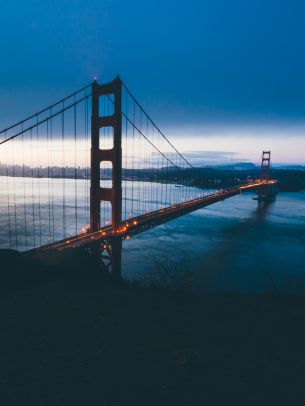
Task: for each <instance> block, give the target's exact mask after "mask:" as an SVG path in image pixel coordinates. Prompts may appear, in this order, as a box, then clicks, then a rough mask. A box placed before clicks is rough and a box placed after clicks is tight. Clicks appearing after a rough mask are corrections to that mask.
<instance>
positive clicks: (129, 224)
mask: <svg viewBox="0 0 305 406" xmlns="http://www.w3.org/2000/svg"><path fill="white" fill-rule="evenodd" d="M276 183H277V181H276V180H256V181H254V182H251V183H247V184H242V185H239V186H235V187H232V188H229V189H224V190H220V191H218V192H216V193H213V194H210V195H207V196H203V197H199V198H197V199H193V200H189V201H187V202H183V203H179V204H175V205H173V206H169V207H166V208H162V209H160V210H156V211H153V212H150V213H147V214H143V215H141V216H138V217H133V218H131V219H129V220H126V221H123V222H122V224H121V226H120V227H119V228H118V229H114V228H113V227H112V226H105V227H103V228H101V229H100V230H99V231H96V232H92V233H91V232H87V233H83V234H79V235H76V236H75V237H70V238H66V239H64V240H61V241H58V242H54V243H51V244H48V245H44V246H42V247H40V248H38V250H41V251H46V250H51V249H52V250H54V249H55V250H63V249H65V248H77V247H90V246H92V245H95V244H96V243H98V242H102V241H105V240H108V239H110V238H111V237H114V236H120V237H122V238H123V239H128V238H130V237H132V236H134V235H136V234H139V233H141V232H143V231H145V230H148V229H150V228H153V227H156V226H158V225H160V224H163V223H166V222H167V221H169V220H173V219H175V218H177V217H180V216H183V215H184V214H187V213H191V212H192V211H195V210H198V209H201V208H202V207H206V206H209V205H211V204H213V203H217V202H219V201H221V200H225V199H228V198H229V197H233V196H236V195H238V194H240V193H242V192H247V191H251V190H258V189H259V188H265V187H266V186H268V185H269V186H272V185H275V184H276ZM36 250H37V249H36Z"/></svg>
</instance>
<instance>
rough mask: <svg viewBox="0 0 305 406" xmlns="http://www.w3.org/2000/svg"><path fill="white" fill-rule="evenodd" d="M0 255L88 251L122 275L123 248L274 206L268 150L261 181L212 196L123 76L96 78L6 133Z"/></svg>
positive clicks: (0, 155)
mask: <svg viewBox="0 0 305 406" xmlns="http://www.w3.org/2000/svg"><path fill="white" fill-rule="evenodd" d="M0 137H1V138H0V175H2V176H0V187H1V189H0V197H1V200H0V216H1V218H0V226H1V230H2V231H1V235H0V241H1V248H10V249H16V250H20V251H25V252H27V251H31V250H41V251H46V250H63V249H67V248H78V247H84V248H85V249H87V250H89V251H90V252H91V253H92V254H94V255H99V258H100V263H101V266H102V267H103V268H104V269H106V270H108V271H109V272H112V273H113V275H116V276H119V275H120V273H121V250H122V241H123V240H125V239H128V238H130V237H132V236H134V235H136V234H138V233H140V232H143V231H146V230H148V229H150V228H153V227H156V226H158V225H160V224H163V223H165V222H167V221H170V220H172V219H175V218H177V217H179V216H182V215H185V214H187V213H190V212H192V211H194V210H197V209H200V208H202V207H205V206H208V205H211V204H214V203H216V202H219V201H222V200H225V199H227V198H229V197H232V196H236V195H238V194H240V193H242V192H246V191H253V190H255V191H257V193H258V199H259V200H260V201H262V200H268V199H269V198H270V197H271V196H272V195H274V193H275V191H276V183H277V181H276V180H275V179H270V151H264V152H263V155H262V162H261V174H260V176H259V177H258V178H257V179H251V180H249V181H248V182H247V183H242V184H241V183H237V184H233V185H231V186H230V187H228V188H226V189H222V190H217V191H216V192H215V191H213V192H211V190H210V189H208V190H207V188H206V187H204V183H203V182H202V173H201V171H200V168H197V167H194V166H193V165H192V164H191V163H190V162H189V160H187V159H186V157H185V156H184V155H183V154H181V153H180V152H179V151H178V150H177V149H176V148H175V146H174V145H173V144H172V143H171V142H170V140H169V139H168V138H167V137H166V136H165V135H164V133H163V132H162V131H161V130H160V129H159V127H158V126H157V124H156V123H155V122H154V121H153V120H152V119H151V118H150V116H149V115H148V114H147V113H146V111H145V110H144V108H143V107H142V105H141V104H140V103H139V102H138V101H137V99H136V98H135V96H134V95H133V94H132V93H131V92H130V90H129V89H128V88H127V87H126V85H125V84H124V83H123V82H122V81H121V79H120V78H119V77H117V78H116V79H115V80H113V81H112V82H110V83H106V84H98V83H97V82H96V81H94V82H93V83H91V84H89V85H87V86H85V87H83V88H81V89H80V90H78V91H76V92H74V93H72V94H70V95H69V96H67V97H65V98H64V99H62V100H60V101H58V102H56V103H54V104H52V105H51V106H49V107H47V108H45V109H43V110H40V111H39V112H37V113H35V114H33V115H31V116H30V117H28V118H26V119H24V120H21V121H19V122H18V123H16V124H14V125H12V126H9V127H7V128H5V129H3V130H2V131H0Z"/></svg>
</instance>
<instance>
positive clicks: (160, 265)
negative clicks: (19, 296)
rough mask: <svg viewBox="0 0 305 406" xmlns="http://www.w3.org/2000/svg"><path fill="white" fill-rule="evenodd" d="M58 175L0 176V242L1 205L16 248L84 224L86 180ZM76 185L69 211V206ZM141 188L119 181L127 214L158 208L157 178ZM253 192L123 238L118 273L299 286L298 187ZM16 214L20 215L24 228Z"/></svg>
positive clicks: (303, 255) (187, 281)
mask: <svg viewBox="0 0 305 406" xmlns="http://www.w3.org/2000/svg"><path fill="white" fill-rule="evenodd" d="M65 182H66V183H65V185H64V189H63V184H62V180H59V179H57V180H56V179H54V180H53V181H52V180H46V179H39V180H37V179H34V180H33V179H30V178H28V179H26V180H24V179H22V178H19V179H15V180H14V181H13V180H12V178H10V179H8V178H5V177H2V178H0V242H1V246H2V248H7V241H8V239H7V232H8V224H7V221H8V213H9V214H10V217H9V220H10V227H11V231H12V234H13V233H14V227H15V220H16V224H17V225H16V227H17V230H18V233H19V239H18V247H17V249H20V250H24V249H26V248H31V245H32V244H34V242H35V244H36V245H37V244H38V245H39V244H40V237H41V238H42V243H48V242H49V239H50V237H49V235H50V234H52V232H53V229H54V230H55V238H57V239H61V238H63V233H64V232H66V236H69V235H75V234H76V233H79V232H80V230H81V228H82V226H84V225H86V224H88V221H89V219H88V217H89V216H88V214H89V213H88V204H89V201H88V186H89V184H88V182H87V181H83V180H79V181H77V188H75V182H74V181H73V180H66V181H65ZM134 185H135V184H134ZM138 186H139V185H138ZM147 188H150V189H151V184H147ZM76 189H77V202H78V206H79V207H78V211H77V213H75V211H74V203H75V190H76ZM145 189H146V188H145V185H144V187H143V189H141V188H140V187H138V188H137V194H135V195H133V193H134V192H133V189H132V182H124V184H123V190H124V193H125V196H126V201H125V205H126V206H125V214H127V217H128V213H129V212H131V211H133V212H134V215H137V214H140V213H141V211H139V210H148V211H151V210H156V209H157V208H158V202H157V200H158V198H159V197H160V195H161V194H163V196H165V189H164V185H161V184H158V183H155V184H154V187H153V189H151V190H152V192H151V194H147V193H145ZM7 190H9V195H10V205H11V209H10V211H9V212H8V207H7ZM63 191H64V193H65V202H66V204H67V207H66V209H65V210H66V212H65V213H63V212H62V200H63ZM142 191H143V192H142ZM167 192H168V191H167ZM210 192H212V191H210ZM50 193H51V194H52V200H53V202H52V207H51V208H50V204H49V196H50ZM181 193H183V190H182V189H180V188H175V187H173V186H172V187H171V189H170V193H169V194H168V204H170V203H171V201H175V202H178V201H179V200H180V199H181ZM192 193H193V196H196V195H198V194H202V191H200V190H198V189H197V190H196V189H195V188H194V189H193V191H192ZM14 196H15V198H14ZM254 196H255V195H254V194H252V193H247V194H243V195H239V196H235V197H233V198H230V199H228V200H225V201H223V202H219V203H216V204H214V205H212V206H209V207H206V208H203V209H201V210H198V211H196V212H194V213H192V214H188V215H186V216H184V217H181V218H179V219H177V220H174V221H171V222H169V223H167V224H164V225H162V226H159V227H157V228H155V229H153V230H150V231H146V232H144V233H142V234H139V235H138V236H136V237H134V238H132V239H130V240H126V241H124V244H123V275H124V277H125V278H127V279H141V280H144V282H153V283H161V284H170V285H177V284H178V285H179V286H181V285H183V286H184V287H185V288H187V289H190V290H192V291H196V292H213V291H230V292H231V291H233V292H253V293H260V292H274V291H277V292H289V293H293V294H305V233H304V229H305V192H299V193H280V194H278V196H277V198H276V200H275V202H273V203H272V204H270V205H269V206H268V207H265V208H261V209H259V208H258V202H257V201H256V200H254V199H253V197H254ZM33 202H34V203H33ZM143 202H144V205H143ZM38 203H39V206H40V212H39V215H37V210H38V209H37V208H38ZM14 205H16V208H17V216H16V219H15V213H14V211H15V210H14ZM102 209H103V206H102ZM137 211H139V212H137ZM24 214H26V216H27V226H26V229H25V224H24V221H23V219H24ZM63 214H65V217H64V216H63ZM103 214H104V217H105V219H106V218H107V217H109V216H110V211H109V208H104V213H103ZM76 215H77V219H78V223H77V224H76V222H75V218H76ZM39 217H40V219H39ZM64 219H65V224H64V221H63V220H64ZM39 220H41V221H39ZM41 225H42V226H41ZM64 227H65V229H64ZM25 235H26V236H27V241H28V242H27V247H26V246H25V244H24V240H25V238H24V237H25ZM34 237H35V238H34ZM34 239H35V241H34ZM14 244H15V241H14V240H12V241H11V245H12V247H11V248H16V247H15V246H14Z"/></svg>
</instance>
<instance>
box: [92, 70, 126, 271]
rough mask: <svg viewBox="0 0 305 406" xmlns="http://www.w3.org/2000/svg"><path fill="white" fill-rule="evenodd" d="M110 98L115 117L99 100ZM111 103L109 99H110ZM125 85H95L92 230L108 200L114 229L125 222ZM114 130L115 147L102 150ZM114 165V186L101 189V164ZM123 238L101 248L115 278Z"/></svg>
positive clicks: (93, 94)
mask: <svg viewBox="0 0 305 406" xmlns="http://www.w3.org/2000/svg"><path fill="white" fill-rule="evenodd" d="M102 96H105V97H111V100H112V101H113V104H114V109H113V114H111V115H106V116H100V111H101V109H100V106H101V101H100V98H101V97H102ZM109 100H110V99H109ZM121 112H122V82H121V79H120V78H119V77H117V78H116V79H115V80H113V81H112V82H109V83H106V84H103V85H100V84H98V83H97V82H96V81H94V82H93V84H92V117H91V185H90V231H91V232H93V231H98V230H99V229H100V226H101V224H100V222H101V220H100V218H101V202H102V201H107V202H110V203H111V207H112V209H111V210H112V227H113V229H114V230H116V229H117V228H118V227H119V226H120V224H121V221H122V115H121ZM105 127H108V128H109V127H110V128H112V130H113V131H112V133H113V147H112V148H111V149H100V130H101V129H102V128H105ZM105 161H106V162H111V163H112V187H111V188H104V187H101V186H100V165H101V163H102V162H105ZM121 251H122V238H121V237H120V236H115V235H114V236H113V237H111V238H110V239H109V240H108V241H104V242H103V243H102V244H101V245H100V247H99V254H100V256H101V263H102V265H103V267H104V268H106V269H107V270H111V272H112V273H113V275H114V276H117V277H119V276H120V274H121Z"/></svg>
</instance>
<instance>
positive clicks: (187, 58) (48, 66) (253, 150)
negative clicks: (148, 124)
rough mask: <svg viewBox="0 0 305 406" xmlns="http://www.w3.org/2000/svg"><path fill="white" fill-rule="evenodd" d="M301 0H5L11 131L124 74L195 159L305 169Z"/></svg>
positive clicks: (0, 9)
mask: <svg viewBox="0 0 305 406" xmlns="http://www.w3.org/2000/svg"><path fill="white" fill-rule="evenodd" d="M304 16H305V2H304V1H302V0H289V1H287V0H286V1H283V0H264V1H263V0H200V1H195V0H189V1H187V2H185V1H164V0H163V1H159V0H154V1H143V0H141V1H140V0H129V1H118V0H113V1H111V0H105V1H104V0H90V1H84V0H43V1H42V0H23V1H22V0H15V1H8V0H1V2H0V30H1V35H0V44H1V59H0V126H1V127H5V126H6V125H8V124H11V123H12V122H14V121H17V120H18V119H20V118H23V117H24V116H26V115H27V114H31V113H33V112H35V111H36V110H38V109H40V108H41V107H44V106H46V105H48V104H50V103H52V102H53V101H54V100H57V99H60V98H61V97H62V96H65V95H66V94H67V93H70V92H71V91H73V90H76V89H77V88H79V87H81V86H82V85H84V84H86V83H88V82H90V81H91V80H92V78H93V76H97V78H98V81H99V82H105V81H109V80H111V79H113V78H114V77H115V76H116V75H117V74H120V76H121V77H122V79H123V80H124V82H125V83H126V84H127V86H128V87H129V88H130V89H131V90H132V91H133V93H134V94H135V95H136V96H137V98H138V99H139V100H140V101H141V102H142V104H143V105H144V106H145V108H146V110H147V111H148V112H149V113H150V115H151V116H152V117H153V118H154V119H155V121H156V122H157V123H158V124H159V126H160V127H161V128H162V129H163V130H164V132H165V134H167V135H168V136H169V137H170V139H171V140H172V141H173V142H174V143H175V144H176V145H177V146H178V147H179V148H180V149H181V150H182V151H184V152H185V153H186V154H188V156H189V157H190V158H191V157H192V154H194V152H196V154H194V155H196V156H197V157H198V155H199V154H200V153H202V159H203V162H205V163H210V162H209V161H211V162H212V161H213V162H215V161H217V160H218V161H219V162H224V161H227V160H232V159H234V160H236V161H243V160H252V161H254V162H256V161H257V160H258V159H259V155H260V153H261V150H262V149H269V148H270V149H271V150H272V152H273V161H274V162H278V163H280V162H290V163H292V162H295V163H303V164H304V163H305V152H304V151H305V141H304V139H305V137H304V134H305V24H304Z"/></svg>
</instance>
